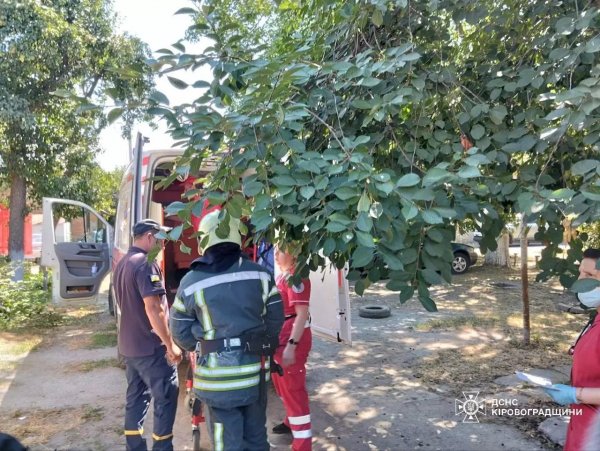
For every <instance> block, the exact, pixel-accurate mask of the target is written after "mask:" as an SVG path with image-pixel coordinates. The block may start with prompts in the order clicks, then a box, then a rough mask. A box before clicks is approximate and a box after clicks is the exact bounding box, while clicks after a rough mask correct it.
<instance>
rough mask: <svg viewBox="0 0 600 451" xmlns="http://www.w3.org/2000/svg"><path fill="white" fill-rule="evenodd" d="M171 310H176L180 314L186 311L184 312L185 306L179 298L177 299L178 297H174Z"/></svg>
mask: <svg viewBox="0 0 600 451" xmlns="http://www.w3.org/2000/svg"><path fill="white" fill-rule="evenodd" d="M173 308H174V309H175V310H177V311H178V312H181V313H187V311H186V310H185V304H184V303H183V301H182V300H181V299H180V298H178V297H176V298H175V301H174V302H173Z"/></svg>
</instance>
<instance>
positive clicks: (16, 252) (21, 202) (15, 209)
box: [8, 174, 27, 281]
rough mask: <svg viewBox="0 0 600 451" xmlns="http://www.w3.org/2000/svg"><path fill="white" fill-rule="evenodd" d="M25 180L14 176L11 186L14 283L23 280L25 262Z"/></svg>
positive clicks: (10, 248) (10, 239) (10, 253)
mask: <svg viewBox="0 0 600 451" xmlns="http://www.w3.org/2000/svg"><path fill="white" fill-rule="evenodd" d="M26 190H27V187H26V185H25V179H24V178H23V177H22V176H21V175H19V174H12V176H11V184H10V201H9V208H10V216H9V220H8V256H9V258H10V264H11V268H12V270H13V277H12V279H13V280H14V281H20V280H23V274H24V269H23V262H24V259H25V251H24V247H25V246H24V242H23V231H24V228H25V216H27V215H26V205H25V202H26V197H27V196H26V192H27V191H26Z"/></svg>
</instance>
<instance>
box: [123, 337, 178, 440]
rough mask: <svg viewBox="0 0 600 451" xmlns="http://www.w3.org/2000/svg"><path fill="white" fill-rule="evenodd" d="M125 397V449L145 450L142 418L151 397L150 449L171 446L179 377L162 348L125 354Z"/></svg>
mask: <svg viewBox="0 0 600 451" xmlns="http://www.w3.org/2000/svg"><path fill="white" fill-rule="evenodd" d="M125 365H126V376H127V398H126V405H125V439H126V444H127V449H128V450H131V451H145V450H146V449H147V448H146V440H145V439H144V437H143V436H142V434H143V433H144V420H145V419H146V413H147V412H148V407H149V406H150V400H151V399H152V398H154V430H153V431H152V432H153V434H152V438H153V441H154V444H153V446H152V449H153V450H157V451H158V450H172V449H173V423H174V422H175V413H176V411H177V396H178V395H179V381H178V378H177V366H176V365H170V364H169V363H168V362H167V358H166V354H165V348H164V347H162V346H160V347H159V348H157V349H156V351H155V352H154V354H153V355H150V356H146V357H125Z"/></svg>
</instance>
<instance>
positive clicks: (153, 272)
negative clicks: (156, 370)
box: [113, 246, 168, 357]
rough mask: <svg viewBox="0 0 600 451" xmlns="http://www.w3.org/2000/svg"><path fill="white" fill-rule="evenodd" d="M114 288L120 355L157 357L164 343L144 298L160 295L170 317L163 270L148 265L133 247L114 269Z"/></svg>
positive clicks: (143, 256) (139, 252) (140, 250)
mask: <svg viewBox="0 0 600 451" xmlns="http://www.w3.org/2000/svg"><path fill="white" fill-rule="evenodd" d="M113 288H114V290H115V295H116V298H117V303H118V305H119V308H120V309H121V323H120V330H119V352H120V353H121V354H122V355H123V356H125V357H144V356H149V355H152V354H154V351H155V350H156V348H157V347H158V346H162V341H161V339H160V338H159V336H158V335H156V334H155V333H154V332H153V331H152V326H151V325H150V320H149V319H148V316H147V315H146V308H145V305H144V298H145V297H149V296H159V298H160V302H161V304H162V307H163V309H164V310H165V312H167V314H168V304H167V298H166V296H165V293H166V292H165V288H164V285H163V277H162V272H161V270H160V267H159V266H158V264H157V263H156V262H152V263H149V262H148V259H147V254H146V252H145V251H144V250H142V249H140V248H138V247H135V246H132V247H131V248H130V249H129V251H127V254H125V256H123V258H122V259H121V260H120V261H119V263H118V264H117V266H116V268H115V270H114V273H113Z"/></svg>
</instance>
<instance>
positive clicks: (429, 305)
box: [419, 293, 438, 312]
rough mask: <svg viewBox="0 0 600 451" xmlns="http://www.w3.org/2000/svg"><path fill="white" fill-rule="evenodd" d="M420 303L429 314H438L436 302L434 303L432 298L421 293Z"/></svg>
mask: <svg viewBox="0 0 600 451" xmlns="http://www.w3.org/2000/svg"><path fill="white" fill-rule="evenodd" d="M419 301H420V302H421V304H422V305H423V307H425V310H427V311H428V312H437V311H438V309H437V306H436V305H435V302H433V299H431V297H429V295H428V294H421V293H419Z"/></svg>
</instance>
